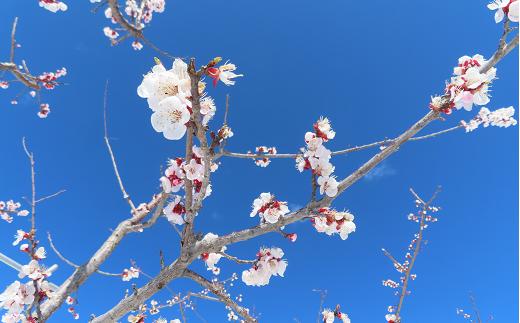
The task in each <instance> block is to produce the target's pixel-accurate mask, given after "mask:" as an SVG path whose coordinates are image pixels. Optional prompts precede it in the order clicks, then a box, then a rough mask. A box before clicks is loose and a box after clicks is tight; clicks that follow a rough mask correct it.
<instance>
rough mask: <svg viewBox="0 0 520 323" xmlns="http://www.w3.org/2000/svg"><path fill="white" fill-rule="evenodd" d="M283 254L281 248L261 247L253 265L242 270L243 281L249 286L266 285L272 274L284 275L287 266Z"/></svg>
mask: <svg viewBox="0 0 520 323" xmlns="http://www.w3.org/2000/svg"><path fill="white" fill-rule="evenodd" d="M283 255H284V253H283V251H282V249H280V248H262V249H260V251H259V252H258V254H257V260H256V261H255V263H254V265H253V267H252V268H251V269H248V270H244V271H243V272H242V281H243V282H244V283H245V284H246V285H249V286H264V285H267V284H269V280H270V279H271V276H281V277H283V275H284V273H285V269H286V268H287V260H285V259H282V257H283Z"/></svg>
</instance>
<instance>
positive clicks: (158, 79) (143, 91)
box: [137, 60, 190, 111]
mask: <svg viewBox="0 0 520 323" xmlns="http://www.w3.org/2000/svg"><path fill="white" fill-rule="evenodd" d="M178 61H179V62H178ZM180 62H182V61H181V60H175V62H174V66H173V68H172V69H171V70H166V68H165V67H164V66H163V65H162V64H157V65H155V66H154V67H152V71H151V72H150V73H148V74H146V75H145V76H144V78H143V81H142V82H141V85H139V87H138V88H137V95H139V96H140V97H142V98H145V99H147V101H148V105H149V107H150V109H152V110H154V111H155V110H156V109H157V108H159V103H160V102H161V101H162V100H164V99H166V98H168V97H172V96H179V98H180V99H181V100H184V99H185V98H186V97H187V96H189V95H190V94H189V90H190V87H189V83H188V85H187V84H186V82H187V81H189V76H188V79H187V80H186V79H185V75H184V71H183V65H182V64H181V63H180ZM182 63H183V62H182ZM184 64H185V63H184ZM186 73H187V72H186Z"/></svg>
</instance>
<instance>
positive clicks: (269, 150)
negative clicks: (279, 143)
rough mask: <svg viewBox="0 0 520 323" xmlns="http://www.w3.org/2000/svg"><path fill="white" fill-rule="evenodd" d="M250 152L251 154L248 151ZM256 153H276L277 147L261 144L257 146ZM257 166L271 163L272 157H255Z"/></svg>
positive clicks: (265, 165)
mask: <svg viewBox="0 0 520 323" xmlns="http://www.w3.org/2000/svg"><path fill="white" fill-rule="evenodd" d="M247 153H248V154H251V152H250V151H248V152H247ZM255 154H256V155H276V147H266V146H260V147H256V148H255ZM254 161H255V164H256V166H260V167H267V166H269V164H270V163H271V158H268V157H263V158H260V159H255V160H254Z"/></svg>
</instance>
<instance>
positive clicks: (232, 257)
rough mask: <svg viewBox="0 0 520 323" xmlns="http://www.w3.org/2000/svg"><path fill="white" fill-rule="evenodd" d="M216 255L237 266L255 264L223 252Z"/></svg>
mask: <svg viewBox="0 0 520 323" xmlns="http://www.w3.org/2000/svg"><path fill="white" fill-rule="evenodd" d="M218 253H219V254H221V255H222V257H224V258H226V259H229V260H231V261H234V262H236V263H237V264H254V263H255V262H256V260H247V259H240V258H237V257H235V256H231V255H228V254H227V253H225V252H223V251H221V252H218Z"/></svg>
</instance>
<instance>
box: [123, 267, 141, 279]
mask: <svg viewBox="0 0 520 323" xmlns="http://www.w3.org/2000/svg"><path fill="white" fill-rule="evenodd" d="M121 278H122V279H123V281H129V280H131V279H134V278H139V269H137V268H134V267H130V269H126V268H125V269H124V270H123V273H122V274H121Z"/></svg>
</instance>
